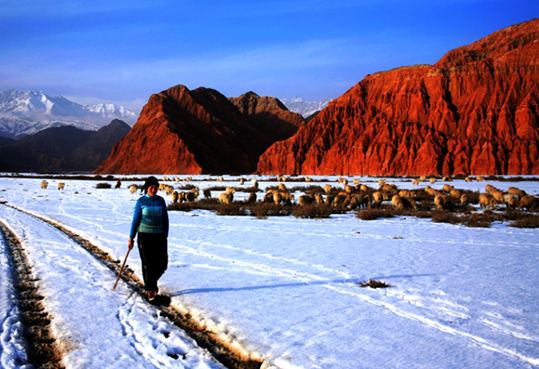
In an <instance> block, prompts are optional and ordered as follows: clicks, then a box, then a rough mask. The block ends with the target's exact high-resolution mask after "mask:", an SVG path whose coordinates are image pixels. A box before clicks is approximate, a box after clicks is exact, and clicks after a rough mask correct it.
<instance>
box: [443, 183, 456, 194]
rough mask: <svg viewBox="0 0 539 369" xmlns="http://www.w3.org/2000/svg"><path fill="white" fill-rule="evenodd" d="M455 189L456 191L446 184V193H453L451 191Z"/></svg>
mask: <svg viewBox="0 0 539 369" xmlns="http://www.w3.org/2000/svg"><path fill="white" fill-rule="evenodd" d="M454 189H455V186H451V185H448V184H444V187H443V190H444V192H447V193H451V191H452V190H454Z"/></svg>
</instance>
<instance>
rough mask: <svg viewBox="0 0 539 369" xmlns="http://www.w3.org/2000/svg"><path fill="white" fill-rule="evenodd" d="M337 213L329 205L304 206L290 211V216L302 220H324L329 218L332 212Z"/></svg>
mask: <svg viewBox="0 0 539 369" xmlns="http://www.w3.org/2000/svg"><path fill="white" fill-rule="evenodd" d="M336 211H337V212H339V211H338V210H337V209H335V208H334V207H333V206H331V205H326V204H320V205H318V204H309V205H304V206H296V207H294V208H293V209H292V215H293V216H294V217H296V218H304V219H324V218H329V217H330V215H331V214H333V213H334V212H336Z"/></svg>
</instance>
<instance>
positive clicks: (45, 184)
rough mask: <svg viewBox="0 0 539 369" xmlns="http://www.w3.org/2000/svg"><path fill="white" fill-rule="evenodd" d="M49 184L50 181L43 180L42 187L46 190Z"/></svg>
mask: <svg viewBox="0 0 539 369" xmlns="http://www.w3.org/2000/svg"><path fill="white" fill-rule="evenodd" d="M48 185H49V182H47V181H42V182H41V189H42V190H46V189H47V186H48Z"/></svg>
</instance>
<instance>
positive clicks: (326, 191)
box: [324, 184, 331, 194]
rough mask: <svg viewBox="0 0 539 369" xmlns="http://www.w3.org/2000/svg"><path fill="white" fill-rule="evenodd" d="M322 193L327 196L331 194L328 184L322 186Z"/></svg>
mask: <svg viewBox="0 0 539 369" xmlns="http://www.w3.org/2000/svg"><path fill="white" fill-rule="evenodd" d="M324 192H325V193H326V194H329V193H330V192H331V186H330V185H328V184H327V185H325V186H324Z"/></svg>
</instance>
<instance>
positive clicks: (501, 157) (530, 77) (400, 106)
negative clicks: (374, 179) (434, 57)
mask: <svg viewBox="0 0 539 369" xmlns="http://www.w3.org/2000/svg"><path fill="white" fill-rule="evenodd" d="M538 38H539V20H538V19H535V20H532V21H529V22H525V23H522V24H518V25H515V26H511V27H509V28H506V29H503V30H500V31H498V32H496V33H493V34H492V35H490V36H488V37H485V38H484V39H482V40H479V41H477V42H475V43H473V44H471V45H468V46H464V47H460V48H458V49H455V50H452V51H450V52H449V53H447V54H446V55H445V56H444V57H443V58H442V59H441V60H440V61H438V62H437V63H436V64H435V65H433V66H430V65H419V66H411V67H403V68H398V69H395V70H391V71H388V72H382V73H377V74H373V75H369V76H367V77H365V79H364V80H363V81H361V82H360V83H358V84H357V85H356V86H354V87H353V88H351V89H350V90H349V91H348V92H346V93H345V94H344V95H342V96H341V97H340V98H338V99H336V100H333V101H332V102H331V103H330V104H329V105H328V107H326V108H325V109H324V110H323V111H322V112H320V114H318V116H317V117H316V118H314V119H313V120H312V121H310V122H309V123H308V124H306V125H304V126H303V127H301V128H300V130H299V131H298V133H297V134H296V135H294V136H293V137H291V138H289V139H288V140H286V141H282V142H277V143H275V144H274V145H272V146H271V147H270V148H269V149H268V150H267V151H266V152H265V153H264V154H263V155H262V156H261V158H260V160H259V163H258V167H257V172H258V173H260V174H293V173H295V174H312V175H315V174H319V175H329V174H337V175H433V174H434V175H436V174H438V175H439V174H443V175H453V174H513V175H515V174H539V149H538V148H539V121H538V117H539V89H538V82H539V41H538Z"/></svg>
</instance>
